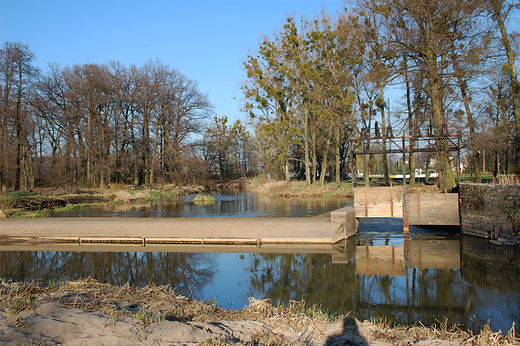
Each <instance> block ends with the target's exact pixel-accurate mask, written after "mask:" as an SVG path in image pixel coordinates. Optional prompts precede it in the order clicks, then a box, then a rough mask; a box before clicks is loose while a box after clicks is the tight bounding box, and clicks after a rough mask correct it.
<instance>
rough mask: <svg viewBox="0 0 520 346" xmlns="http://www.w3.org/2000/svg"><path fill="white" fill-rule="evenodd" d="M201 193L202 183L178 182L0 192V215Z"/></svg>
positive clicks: (25, 214)
mask: <svg viewBox="0 0 520 346" xmlns="http://www.w3.org/2000/svg"><path fill="white" fill-rule="evenodd" d="M202 192H204V187H203V186H179V185H165V186H162V187H159V188H155V189H148V188H144V187H130V186H124V187H117V188H114V189H108V190H105V191H100V190H95V189H86V190H76V191H75V192H74V193H69V192H67V191H64V190H60V189H58V190H56V189H52V190H51V189H40V190H35V191H31V192H11V193H7V194H0V218H20V217H23V218H32V217H46V216H48V215H49V214H50V212H51V211H53V210H57V211H59V210H72V209H79V208H83V207H89V206H95V205H106V204H111V203H116V204H117V203H126V202H131V201H143V200H154V199H159V198H167V197H175V196H184V195H189V194H196V193H202Z"/></svg>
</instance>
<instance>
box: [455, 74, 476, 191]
mask: <svg viewBox="0 0 520 346" xmlns="http://www.w3.org/2000/svg"><path fill="white" fill-rule="evenodd" d="M456 69H458V67H456ZM457 83H458V85H459V89H460V94H461V95H462V103H463V104H464V110H465V112H466V119H467V120H468V125H469V146H470V148H471V164H472V166H473V168H474V172H475V183H477V184H480V183H481V182H482V178H481V176H482V174H481V172H480V155H479V152H478V149H477V148H475V120H474V119H473V116H472V114H471V109H470V108H469V100H468V93H467V91H466V86H465V83H464V82H463V80H462V78H461V77H460V76H458V77H457Z"/></svg>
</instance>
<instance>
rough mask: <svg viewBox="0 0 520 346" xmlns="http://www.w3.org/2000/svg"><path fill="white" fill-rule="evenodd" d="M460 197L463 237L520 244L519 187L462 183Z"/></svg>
mask: <svg viewBox="0 0 520 346" xmlns="http://www.w3.org/2000/svg"><path fill="white" fill-rule="evenodd" d="M459 194H460V206H459V208H460V223H461V230H462V234H469V235H475V236H478V237H483V238H489V239H493V240H499V241H500V242H502V243H508V242H509V243H510V242H513V243H515V242H516V241H518V237H516V236H518V231H519V228H520V184H461V185H460V191H459Z"/></svg>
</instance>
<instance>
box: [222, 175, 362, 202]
mask: <svg viewBox="0 0 520 346" xmlns="http://www.w3.org/2000/svg"><path fill="white" fill-rule="evenodd" d="M223 187H225V188H229V187H230V188H236V187H241V188H244V189H246V190H247V191H251V192H255V193H258V194H261V195H269V196H277V197H322V198H329V197H332V198H344V197H352V184H351V183H346V182H342V183H339V184H337V183H327V184H325V185H323V186H322V185H319V184H313V185H307V184H306V182H305V181H294V180H291V181H285V180H284V181H274V180H266V179H259V178H257V179H251V180H249V179H246V178H240V179H238V180H236V181H233V182H230V183H225V184H223Z"/></svg>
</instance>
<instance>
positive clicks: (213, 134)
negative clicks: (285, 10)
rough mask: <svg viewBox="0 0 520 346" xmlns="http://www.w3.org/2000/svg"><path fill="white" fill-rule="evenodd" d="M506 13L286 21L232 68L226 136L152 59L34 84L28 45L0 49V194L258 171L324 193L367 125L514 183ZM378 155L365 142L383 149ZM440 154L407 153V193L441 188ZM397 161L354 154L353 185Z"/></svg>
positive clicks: (376, 6) (187, 85) (513, 51)
mask: <svg viewBox="0 0 520 346" xmlns="http://www.w3.org/2000/svg"><path fill="white" fill-rule="evenodd" d="M349 6H350V5H349ZM519 6H520V5H519V4H518V3H516V2H514V1H501V0H487V1H484V0H482V1H480V0H476V1H467V0H436V1H427V0H377V1H376V0H359V1H358V2H357V3H355V4H352V5H351V6H350V7H349V8H345V9H344V10H342V11H340V12H338V13H336V14H335V15H331V14H328V13H326V12H325V11H323V12H322V13H321V14H319V15H316V16H315V17H313V18H304V17H302V18H299V19H298V18H294V17H288V18H287V19H286V21H285V22H284V24H283V27H281V28H280V29H279V30H277V31H276V32H274V33H273V34H272V35H271V36H267V35H266V36H263V37H261V38H260V41H259V43H258V47H257V48H256V49H255V50H254V51H251V52H250V53H249V54H248V56H247V57H246V59H245V61H244V67H245V71H246V73H247V77H246V78H245V80H244V81H243V83H242V85H241V87H242V90H243V93H244V100H245V102H244V111H245V112H246V114H247V121H242V122H241V121H239V120H237V121H235V122H234V123H230V122H229V121H228V118H227V117H225V116H217V115H216V114H214V111H213V107H212V105H211V102H210V101H209V99H208V96H207V95H205V94H203V93H201V92H200V91H199V90H198V87H197V83H196V82H195V81H192V80H189V79H187V78H186V77H185V76H184V75H183V74H181V73H180V72H179V71H177V70H175V69H173V68H171V67H169V66H167V65H165V64H163V63H162V62H161V61H160V60H150V61H148V62H147V63H145V64H144V65H143V66H134V65H132V66H130V67H127V66H124V65H122V64H121V63H118V62H110V63H107V64H84V65H74V66H72V67H61V66H59V65H50V66H49V68H48V69H47V70H46V71H40V70H38V69H37V68H35V67H34V65H33V62H34V60H35V58H36V57H35V55H34V53H33V52H32V51H31V50H30V48H29V47H28V46H26V45H24V44H22V43H10V42H6V43H5V44H4V45H3V46H2V48H1V49H0V187H1V190H2V191H6V190H24V189H31V188H33V187H34V186H64V185H65V186H72V187H74V186H87V187H100V188H104V187H106V186H107V185H109V184H113V183H122V184H135V185H147V186H150V187H153V186H154V184H156V183H188V184H193V183H198V184H204V182H207V181H208V179H232V178H237V177H239V176H244V175H248V176H253V175H255V174H257V173H258V172H259V171H261V172H265V173H270V174H271V175H272V176H273V177H274V178H285V179H290V178H299V179H306V181H307V183H311V182H318V181H319V182H320V183H321V184H323V183H324V182H325V180H326V179H335V180H336V181H339V180H340V179H341V178H342V176H343V175H344V174H345V173H349V172H350V167H349V166H350V164H349V162H350V161H349V160H350V158H349V154H348V153H349V149H350V147H349V145H350V142H349V140H350V139H351V138H352V137H353V136H355V137H359V136H361V135H363V129H369V131H371V133H372V132H373V131H374V130H375V128H376V127H377V128H378V129H380V130H381V133H382V134H384V133H385V130H386V128H387V127H388V126H389V125H391V126H392V127H393V134H394V135H405V136H410V135H413V134H418V133H423V134H424V133H427V132H428V131H432V132H433V133H434V134H443V133H445V131H446V129H450V132H456V131H458V130H460V131H461V133H462V138H463V148H464V149H463V153H464V157H463V158H462V160H463V161H467V162H468V164H469V171H470V173H471V174H472V176H473V177H474V180H475V181H476V182H480V179H481V178H480V177H481V172H482V171H486V170H491V171H492V172H493V174H494V175H498V174H503V173H516V174H518V173H519V172H520V160H519V156H520V145H519V140H520V85H519V83H518V78H517V75H516V65H515V64H516V63H515V59H516V56H517V53H518V47H519V43H518V29H517V28H518V26H516V24H517V22H515V21H514V20H515V19H514V14H515V13H518V12H515V11H517V10H518V8H519ZM516 20H518V19H516ZM390 100H391V101H392V102H391V103H392V108H391V109H390V102H389V101H390ZM248 128H252V129H253V131H254V133H253V134H250V133H249V132H248ZM432 142H434V145H435V146H436V147H437V148H444V147H445V145H446V143H445V142H444V140H442V139H437V140H432ZM387 144H388V145H390V144H389V143H386V142H385V141H383V142H380V141H379V142H372V143H370V142H368V143H366V145H367V148H369V147H373V148H376V149H381V150H384V149H385V147H386V145H387ZM408 149H410V152H411V151H413V148H407V150H408ZM454 155H455V153H449V152H446V151H444V152H443V151H439V152H438V153H437V154H436V155H435V156H434V157H432V156H431V155H430V156H428V155H426V154H419V153H415V154H410V155H408V158H407V159H406V161H407V164H408V171H409V172H410V174H411V176H412V177H411V180H412V182H414V179H415V178H414V172H415V169H416V168H423V166H424V165H425V164H426V165H427V164H435V165H436V167H435V168H436V169H437V171H438V172H439V173H440V183H441V185H443V186H444V187H446V188H448V189H450V188H451V187H453V186H454V183H455V180H454V174H453V171H452V169H451V168H452V167H451V166H452V165H453V162H454V161H452V160H453V156H454ZM432 158H434V159H435V160H431V159H432ZM396 160H397V159H396V158H395V157H392V156H388V155H377V156H369V155H366V157H363V158H362V159H361V160H359V162H361V164H360V166H359V167H358V170H359V169H362V168H363V167H364V169H365V171H364V173H365V174H364V176H365V179H368V176H369V174H370V173H373V172H375V171H380V172H382V173H383V174H384V176H385V180H386V182H387V183H389V174H390V172H391V170H392V169H393V167H395V161H396ZM392 161H394V162H393V163H392ZM366 183H368V181H366Z"/></svg>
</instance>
